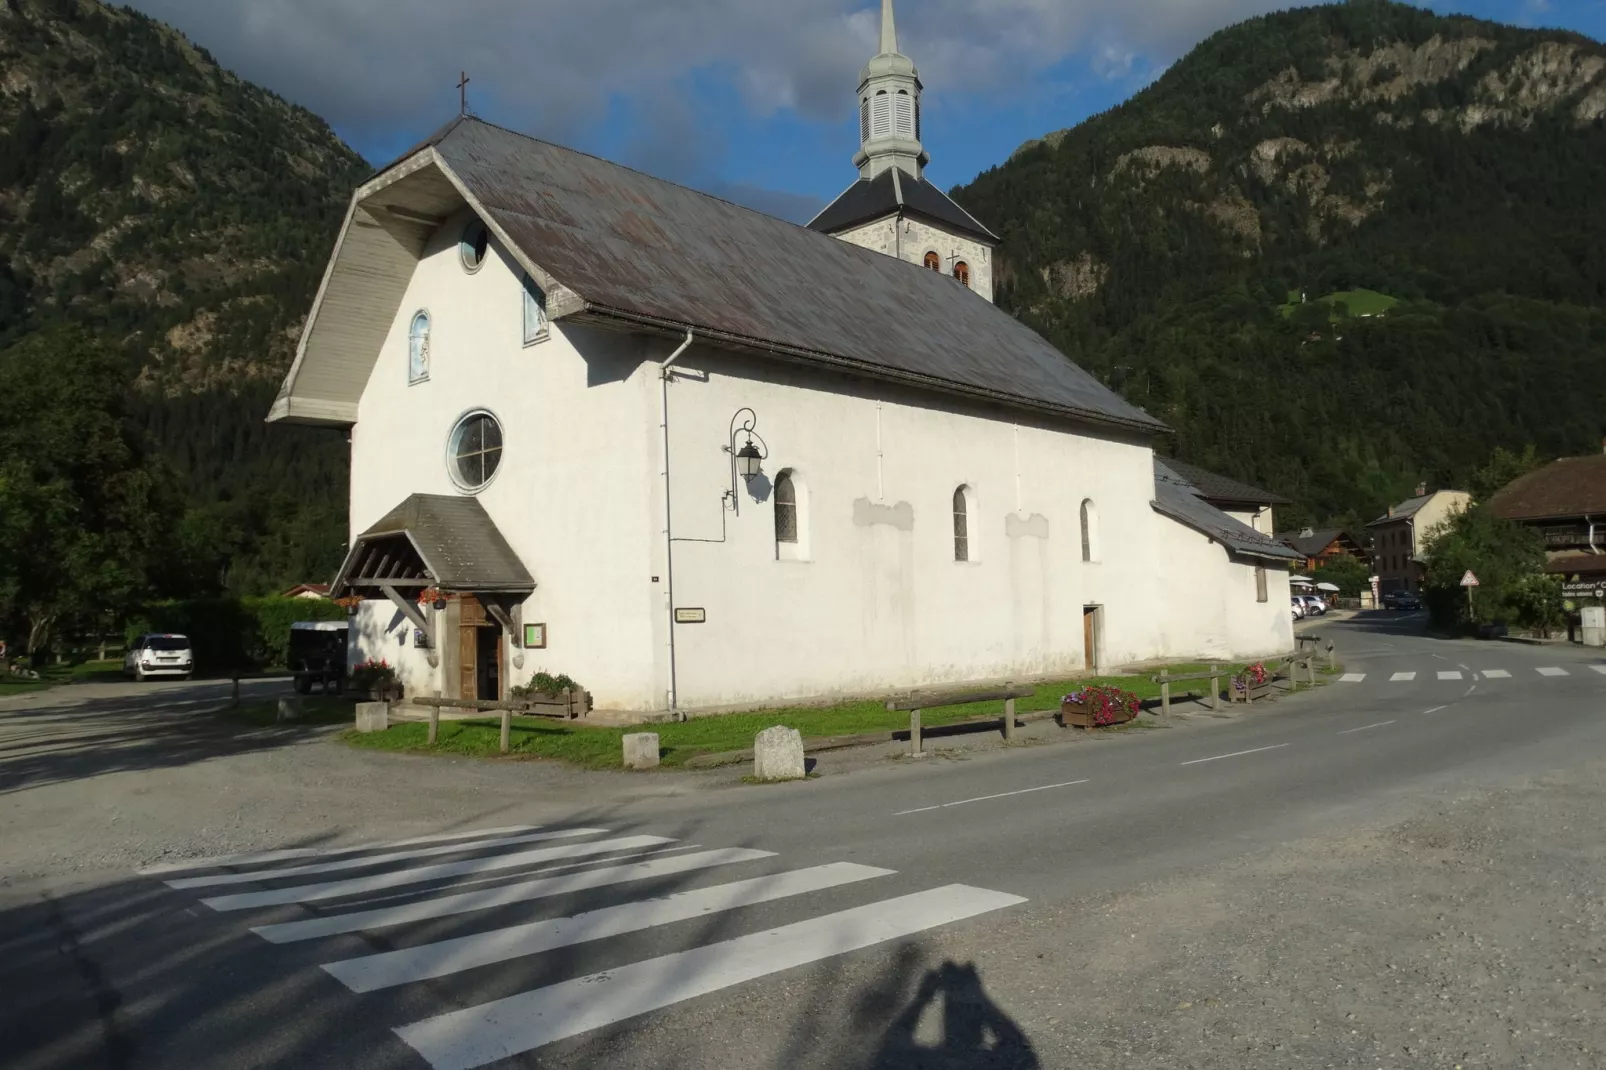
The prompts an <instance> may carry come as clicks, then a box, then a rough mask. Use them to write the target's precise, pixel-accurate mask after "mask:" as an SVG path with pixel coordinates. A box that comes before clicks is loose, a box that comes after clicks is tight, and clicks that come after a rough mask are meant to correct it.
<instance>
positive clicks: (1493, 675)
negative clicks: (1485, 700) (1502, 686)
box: [1483, 669, 1511, 680]
mask: <svg viewBox="0 0 1606 1070" xmlns="http://www.w3.org/2000/svg"><path fill="white" fill-rule="evenodd" d="M1483 678H1484V679H1485V680H1509V679H1511V674H1510V673H1509V672H1507V671H1506V670H1504V669H1485V670H1483Z"/></svg>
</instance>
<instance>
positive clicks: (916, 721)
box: [909, 710, 924, 758]
mask: <svg viewBox="0 0 1606 1070" xmlns="http://www.w3.org/2000/svg"><path fill="white" fill-rule="evenodd" d="M923 753H924V752H923V751H922V750H921V749H920V711H919V710H910V711H909V754H910V756H911V757H916V758H918V757H919V756H920V755H921V754H923Z"/></svg>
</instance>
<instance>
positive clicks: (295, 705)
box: [276, 698, 301, 722]
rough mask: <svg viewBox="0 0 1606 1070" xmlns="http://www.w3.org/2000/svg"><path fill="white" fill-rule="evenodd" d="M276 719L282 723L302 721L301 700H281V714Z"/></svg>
mask: <svg viewBox="0 0 1606 1070" xmlns="http://www.w3.org/2000/svg"><path fill="white" fill-rule="evenodd" d="M276 719H277V720H278V721H280V722H284V721H299V720H301V700H300V699H298V698H282V699H280V700H279V713H278V716H277V718H276Z"/></svg>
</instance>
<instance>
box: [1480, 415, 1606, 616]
mask: <svg viewBox="0 0 1606 1070" xmlns="http://www.w3.org/2000/svg"><path fill="white" fill-rule="evenodd" d="M1488 508H1489V511H1490V512H1491V513H1493V514H1494V515H1495V516H1498V517H1502V518H1504V519H1506V520H1514V521H1516V522H1517V523H1519V524H1525V525H1527V526H1529V527H1531V528H1533V529H1534V530H1535V531H1537V532H1538V533H1539V536H1540V538H1542V539H1544V542H1545V571H1546V572H1547V573H1549V574H1551V575H1553V576H1557V577H1559V578H1560V579H1561V583H1562V594H1563V596H1564V597H1565V598H1567V599H1568V600H1569V601H1572V602H1578V601H1583V600H1586V599H1601V598H1606V443H1602V452H1601V453H1598V454H1592V455H1589V456H1585V457H1563V458H1561V459H1560V460H1558V461H1552V462H1551V463H1550V464H1547V465H1545V466H1544V467H1543V468H1538V469H1535V470H1534V471H1532V472H1529V473H1527V474H1526V475H1522V476H1519V477H1518V478H1516V479H1514V480H1512V481H1511V482H1510V483H1507V484H1506V485H1505V486H1504V487H1501V488H1500V489H1499V490H1498V491H1496V492H1495V493H1494V494H1493V495H1491V496H1490V498H1489V502H1488Z"/></svg>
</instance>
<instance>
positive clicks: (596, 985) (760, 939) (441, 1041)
mask: <svg viewBox="0 0 1606 1070" xmlns="http://www.w3.org/2000/svg"><path fill="white" fill-rule="evenodd" d="M1024 902H1026V900H1024V899H1022V898H1021V897H1020V896H1016V895H1007V894H1005V893H1003V892H994V891H988V890H987V889H985V888H972V887H969V886H967V885H963V884H950V885H947V886H945V887H942V888H933V889H931V890H930V891H925V892H917V893H915V894H914V895H906V896H900V897H899V898H896V899H888V900H885V901H883V902H879V903H872V904H870V905H868V906H862V907H855V908H853V909H851V910H843V911H840V912H838V913H835V914H827V915H825V916H823V917H819V918H811V919H809V920H808V921H800V922H797V923H795V924H792V925H783V926H781V927H780V928H778V929H770V930H768V931H766V932H759V933H752V934H751V935H748V936H740V937H737V938H735V939H733V940H726V941H723V942H721V943H717V944H709V945H707V946H704V947H699V948H693V949H692V950H689V951H680V952H676V953H674V954H671V955H664V956H662V957H660V958H654V959H647V960H645V961H642V962H635V963H631V964H630V965H627V966H621V967H618V968H617V969H612V970H607V971H605V972H603V973H594V974H590V975H588V976H585V977H577V978H575V979H573V980H571V981H564V982H561V983H559V984H555V985H549V986H547V987H545V988H538V989H535V990H533V991H530V992H523V993H520V994H519V995H516V996H509V997H507V998H506V999H499V1000H495V1001H493V1002H490V1003H484V1004H481V1005H479V1006H477V1007H468V1008H465V1009H464V1010H459V1011H451V1012H448V1013H446V1014H442V1015H438V1016H437V1017H434V1018H427V1019H425V1020H423V1021H421V1022H415V1023H413V1024H411V1025H404V1026H400V1027H398V1028H397V1029H396V1030H395V1032H396V1035H397V1036H399V1037H401V1039H402V1040H403V1041H405V1042H406V1043H407V1044H408V1045H409V1046H410V1047H411V1048H412V1049H413V1050H414V1051H416V1052H418V1054H419V1055H421V1056H423V1057H424V1059H425V1061H427V1062H428V1063H429V1065H430V1066H431V1067H433V1068H434V1070H469V1068H471V1067H476V1066H484V1065H485V1064H486V1063H491V1062H495V1061H496V1060H498V1059H505V1058H507V1057H509V1056H512V1055H517V1054H519V1053H520V1052H526V1051H530V1050H531V1049H533V1048H539V1047H541V1046H542V1045H545V1044H550V1043H552V1042H553V1041H557V1040H562V1039H564V1038H565V1037H572V1036H575V1035H576V1034H579V1033H584V1032H588V1031H590V1030H592V1029H599V1028H601V1027H603V1026H606V1025H611V1024H612V1023H614V1022H619V1021H623V1020H625V1019H627V1018H634V1017H636V1016H637V1015H641V1014H646V1013H648V1012H649V1011H654V1010H658V1009H660V1008H662V1007H668V1006H671V1005H673V1004H676V1003H679V1002H681V1001H682V1000H686V999H691V998H693V997H694V996H701V995H706V994H708V993H710V992H717V991H719V990H721V989H724V988H729V987H731V986H732V985H738V984H741V983H743V982H745V981H752V980H756V979H757V978H760V977H764V976H767V975H769V974H772V973H777V972H779V971H781V970H786V969H792V968H795V967H798V966H803V965H806V964H808V963H810V962H817V961H819V960H821V959H826V958H831V957H834V956H836V955H842V954H846V953H847V952H850V951H857V950H859V949H861V948H866V947H871V946H874V945H875V944H879V943H883V942H885V941H888V940H896V939H899V938H900V937H905V936H911V935H913V934H915V933H918V932H923V931H925V930H927V929H933V928H936V927H937V926H939V925H948V924H951V923H953V922H956V921H961V920H963V919H965V918H971V917H975V916H976V915H979V914H986V913H989V912H991V911H994V910H1001V909H1003V908H1004V907H1010V906H1015V905H1017V904H1020V903H1024Z"/></svg>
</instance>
